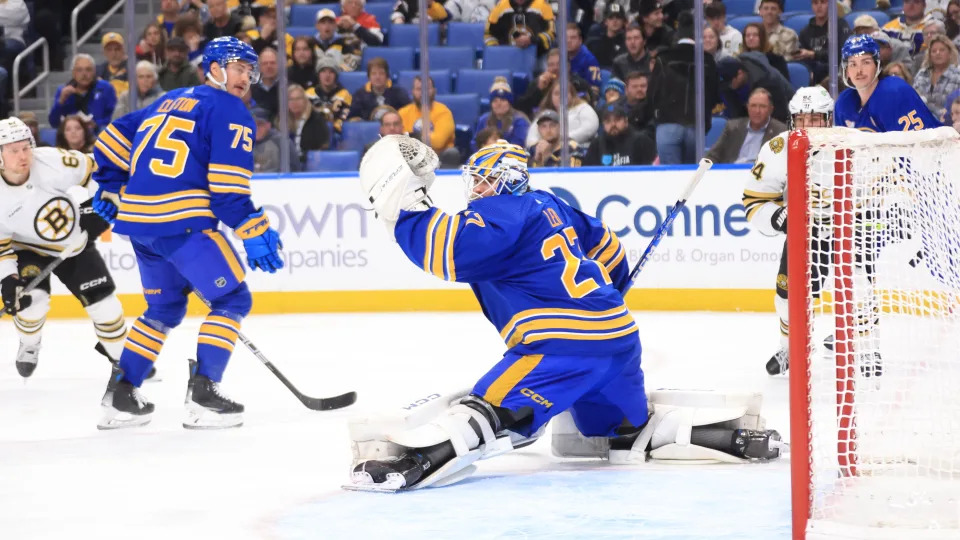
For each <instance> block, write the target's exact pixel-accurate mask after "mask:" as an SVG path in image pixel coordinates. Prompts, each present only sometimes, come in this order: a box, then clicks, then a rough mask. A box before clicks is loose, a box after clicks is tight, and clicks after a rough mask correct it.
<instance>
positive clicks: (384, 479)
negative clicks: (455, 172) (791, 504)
mask: <svg viewBox="0 0 960 540" xmlns="http://www.w3.org/2000/svg"><path fill="white" fill-rule="evenodd" d="M527 159H528V155H527V152H526V151H525V150H524V149H523V148H521V147H519V146H516V145H512V144H509V143H507V142H506V141H502V140H501V141H498V142H496V143H494V144H492V145H489V146H486V147H484V148H481V149H480V150H479V151H477V152H476V153H475V154H474V155H473V156H471V157H470V158H469V159H468V160H467V164H466V165H465V166H464V167H463V174H462V177H463V181H464V183H465V188H466V195H467V199H468V201H469V204H468V206H467V209H466V210H463V211H461V212H458V213H456V214H448V213H446V212H444V211H442V210H440V209H438V208H435V207H434V206H433V204H432V201H431V199H430V197H429V195H428V192H429V190H430V186H431V184H432V183H433V181H434V179H435V177H434V170H435V169H436V167H437V164H438V159H437V156H436V154H435V153H434V152H433V150H431V149H430V148H429V147H427V146H425V145H424V144H422V143H421V142H419V141H417V140H415V139H412V138H409V137H406V136H402V135H391V136H387V137H384V138H382V139H381V140H379V141H378V142H377V143H376V144H375V145H374V146H373V147H372V148H371V149H370V151H368V152H367V155H366V157H365V158H364V160H363V162H362V163H361V165H360V182H361V185H362V188H363V190H364V195H365V196H366V198H367V199H368V200H369V201H370V202H371V203H372V204H373V207H374V209H375V210H376V214H377V217H378V219H379V220H380V221H381V222H383V224H384V225H385V226H386V228H387V230H388V232H389V233H390V234H391V236H392V237H393V238H394V239H395V240H396V242H397V244H398V245H399V246H400V249H401V250H402V251H403V253H404V254H405V255H406V256H407V258H408V259H410V261H411V262H412V263H413V264H415V265H417V266H419V267H421V268H422V269H423V270H424V271H425V272H429V273H431V274H433V275H435V276H436V277H438V278H441V279H445V280H449V281H458V282H462V283H469V284H470V286H471V288H472V289H473V291H474V293H475V295H476V297H477V300H478V301H479V303H480V305H481V307H482V309H483V313H484V315H485V316H486V317H487V319H488V320H489V321H490V322H491V323H492V324H493V325H494V326H495V327H496V329H497V331H499V332H500V336H501V337H502V339H503V340H504V342H505V343H506V347H507V350H506V352H505V353H504V355H503V358H501V359H500V360H499V361H498V362H497V363H496V365H494V366H493V368H492V369H490V371H488V372H487V373H486V374H485V375H484V376H483V377H481V379H480V380H479V381H477V383H476V384H475V385H474V386H473V387H472V388H471V389H470V390H468V391H462V392H456V393H453V394H448V395H439V394H434V395H432V396H430V397H429V398H424V399H422V400H418V401H417V402H415V403H414V404H413V405H408V406H407V407H405V408H404V409H401V411H400V412H399V413H397V414H387V415H384V416H382V417H366V418H357V419H354V420H353V421H352V422H351V424H350V433H351V439H352V444H353V457H354V463H353V467H352V470H351V482H350V484H348V485H347V486H344V487H345V488H347V489H353V490H363V491H398V490H409V489H418V488H422V487H428V486H443V485H448V484H452V483H454V482H457V481H459V480H461V479H463V478H466V477H467V476H469V475H470V474H471V473H472V472H473V471H474V470H475V466H474V465H473V464H474V462H476V461H477V460H480V459H486V458H490V457H493V456H496V455H500V454H503V453H505V452H508V451H510V450H512V449H515V448H520V447H522V446H525V445H528V444H531V443H532V442H534V441H535V440H536V439H537V438H538V437H539V436H540V435H542V434H543V433H544V429H545V427H546V425H547V423H548V422H549V421H550V420H551V419H553V418H554V417H557V416H558V415H559V418H557V419H556V420H555V425H554V427H553V445H552V446H553V451H554V453H555V454H557V455H559V456H577V457H585V456H596V457H600V458H607V459H609V460H610V461H611V462H616V463H630V462H638V461H645V460H646V459H647V458H648V457H650V458H653V459H659V460H668V461H687V462H689V461H694V462H724V461H733V462H743V461H746V460H752V459H757V460H766V459H774V458H777V457H779V455H780V452H781V450H782V449H783V446H784V445H783V444H782V443H781V442H780V437H779V435H778V434H777V432H775V431H772V430H771V431H767V430H764V425H763V424H764V422H763V420H762V418H761V417H760V414H759V412H760V399H759V396H758V395H751V394H745V395H725V394H719V393H713V392H692V391H690V392H687V391H661V392H653V393H652V394H651V395H650V397H649V399H648V396H647V394H646V392H645V388H644V378H643V370H642V369H641V367H640V354H641V347H640V339H639V337H638V331H637V325H636V322H635V321H634V320H633V317H632V315H631V314H630V312H629V310H628V309H627V306H626V304H625V303H624V300H623V295H624V293H625V292H626V290H627V288H628V287H629V281H630V280H629V273H630V272H629V268H628V261H627V260H626V256H625V250H624V248H623V246H622V245H621V244H620V240H619V239H618V238H617V235H616V234H615V233H614V232H613V231H611V230H610V229H609V228H608V227H607V226H605V225H604V224H603V223H602V222H601V221H600V220H598V219H596V218H595V217H592V216H589V215H586V214H584V213H582V212H580V211H579V210H576V209H574V208H572V207H570V206H569V205H567V204H566V203H565V202H564V201H562V200H561V199H559V198H557V197H555V196H554V195H553V194H551V193H548V192H545V191H539V190H532V189H531V188H530V186H529V173H528V171H527ZM561 413H562V414H561Z"/></svg>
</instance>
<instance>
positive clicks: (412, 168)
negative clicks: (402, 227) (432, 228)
mask: <svg viewBox="0 0 960 540" xmlns="http://www.w3.org/2000/svg"><path fill="white" fill-rule="evenodd" d="M439 164H440V159H439V158H438V157H437V153H436V152H434V151H433V149H432V148H430V147H429V146H427V145H425V144H423V143H422V142H420V141H418V140H416V139H413V138H411V137H408V136H406V135H387V136H386V137H383V138H382V139H380V140H379V141H377V142H376V143H375V144H374V145H373V146H372V147H371V148H370V150H368V151H367V154H366V156H364V158H363V161H362V162H361V163H360V185H361V187H362V188H363V192H364V194H365V195H366V197H367V199H368V200H369V201H370V202H371V203H372V204H373V209H374V210H375V211H376V215H377V218H378V219H379V220H380V221H382V222H383V224H384V225H386V227H387V230H388V231H389V232H390V235H391V236H393V227H394V226H395V225H396V223H397V219H399V217H400V211H401V210H407V211H417V210H426V209H428V208H430V207H431V206H432V204H433V202H432V201H431V200H430V197H429V196H428V195H427V192H428V191H429V190H430V186H431V185H432V184H433V181H434V179H435V178H436V176H435V175H434V171H435V170H436V169H437V166H439Z"/></svg>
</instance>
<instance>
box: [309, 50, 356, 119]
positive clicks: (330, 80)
mask: <svg viewBox="0 0 960 540" xmlns="http://www.w3.org/2000/svg"><path fill="white" fill-rule="evenodd" d="M317 68H318V69H319V70H320V71H319V73H317V84H315V85H313V86H311V87H310V88H307V99H309V100H310V103H311V105H313V107H314V108H315V109H318V110H319V111H320V112H321V113H323V115H324V116H326V117H327V122H330V123H331V124H333V129H334V131H336V132H337V133H340V132H341V131H342V130H343V123H344V122H346V121H347V114H348V113H349V112H350V103H352V102H353V96H351V95H350V92H348V91H347V89H346V88H344V87H343V85H341V84H340V81H339V80H338V79H337V77H338V75H339V73H340V66H339V65H337V63H336V62H335V61H334V60H333V59H332V58H330V57H329V56H327V55H324V56H322V57H321V58H320V60H319V61H318V62H317Z"/></svg>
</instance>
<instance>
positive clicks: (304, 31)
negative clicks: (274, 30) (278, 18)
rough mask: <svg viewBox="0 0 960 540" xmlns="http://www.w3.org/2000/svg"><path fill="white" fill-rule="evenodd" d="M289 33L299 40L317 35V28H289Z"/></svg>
mask: <svg viewBox="0 0 960 540" xmlns="http://www.w3.org/2000/svg"><path fill="white" fill-rule="evenodd" d="M287 33H288V34H290V35H291V36H293V37H295V38H297V37H300V36H306V37H311V38H312V37H313V36H314V34H316V33H317V27H316V26H288V27H287Z"/></svg>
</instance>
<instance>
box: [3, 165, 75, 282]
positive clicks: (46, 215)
mask: <svg viewBox="0 0 960 540" xmlns="http://www.w3.org/2000/svg"><path fill="white" fill-rule="evenodd" d="M93 169H94V164H93V160H92V159H90V156H88V155H87V154H81V153H80V152H77V151H76V150H62V149H60V148H51V147H45V148H34V149H33V166H32V167H31V168H30V176H29V177H28V178H27V181H26V182H25V183H23V184H21V185H19V186H12V185H10V184H8V183H6V182H0V276H9V275H10V274H16V273H17V256H16V253H15V252H16V251H22V250H30V251H34V252H36V253H40V254H43V255H50V256H56V255H58V254H59V253H60V252H61V251H63V249H64V247H66V246H68V245H70V242H73V241H74V240H75V239H76V237H77V235H79V234H80V220H79V218H80V213H79V212H78V211H77V205H76V203H75V202H74V201H73V200H71V198H70V196H69V195H68V194H67V191H68V190H69V189H70V188H71V187H73V186H83V187H87V184H88V183H89V182H90V175H91V173H92V172H93ZM81 202H82V201H81Z"/></svg>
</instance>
